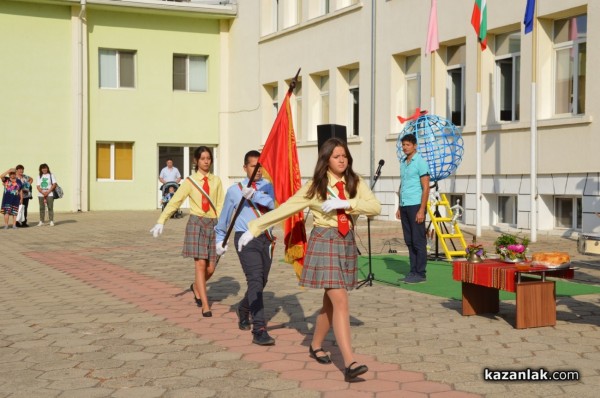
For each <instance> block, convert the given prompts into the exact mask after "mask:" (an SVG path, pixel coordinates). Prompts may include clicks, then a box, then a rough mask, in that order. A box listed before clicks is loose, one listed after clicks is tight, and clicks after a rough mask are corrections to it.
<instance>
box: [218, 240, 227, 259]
mask: <svg viewBox="0 0 600 398" xmlns="http://www.w3.org/2000/svg"><path fill="white" fill-rule="evenodd" d="M227 247H228V246H225V247H223V242H217V244H216V248H217V256H219V257H221V256H222V255H223V254H225V252H226V251H227Z"/></svg>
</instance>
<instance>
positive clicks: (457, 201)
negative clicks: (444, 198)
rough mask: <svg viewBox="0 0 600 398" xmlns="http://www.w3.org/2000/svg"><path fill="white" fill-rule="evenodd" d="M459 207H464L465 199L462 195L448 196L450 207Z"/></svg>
mask: <svg viewBox="0 0 600 398" xmlns="http://www.w3.org/2000/svg"><path fill="white" fill-rule="evenodd" d="M455 205H460V206H461V207H463V208H464V207H465V198H464V195H457V194H450V207H452V206H455Z"/></svg>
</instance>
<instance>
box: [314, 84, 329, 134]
mask: <svg viewBox="0 0 600 398" xmlns="http://www.w3.org/2000/svg"><path fill="white" fill-rule="evenodd" d="M319 80H320V82H319V83H320V84H319V93H320V104H321V106H320V120H321V123H317V124H329V75H323V76H321V77H320V78H319Z"/></svg>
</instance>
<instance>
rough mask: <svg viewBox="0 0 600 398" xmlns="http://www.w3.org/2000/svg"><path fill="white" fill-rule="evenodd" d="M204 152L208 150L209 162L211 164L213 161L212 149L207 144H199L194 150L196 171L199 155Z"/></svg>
mask: <svg viewBox="0 0 600 398" xmlns="http://www.w3.org/2000/svg"><path fill="white" fill-rule="evenodd" d="M204 152H208V154H209V155H210V164H211V165H212V162H213V155H212V150H211V149H210V148H209V147H207V146H204V145H201V146H199V147H198V148H196V150H195V151H194V160H195V161H196V171H198V160H199V159H200V156H202V154H203V153H204Z"/></svg>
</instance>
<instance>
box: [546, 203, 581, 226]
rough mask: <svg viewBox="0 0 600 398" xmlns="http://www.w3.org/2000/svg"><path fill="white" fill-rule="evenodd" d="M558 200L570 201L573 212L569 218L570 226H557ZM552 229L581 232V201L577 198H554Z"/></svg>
mask: <svg viewBox="0 0 600 398" xmlns="http://www.w3.org/2000/svg"><path fill="white" fill-rule="evenodd" d="M558 200H570V201H571V210H572V211H573V215H572V216H571V226H570V227H568V226H564V225H558V222H559V217H558V207H559V206H557V204H558V203H557V201H558ZM553 202H554V203H553V205H554V228H556V229H572V230H576V231H581V228H582V225H581V224H580V223H581V222H582V218H581V217H582V215H583V210H582V199H581V197H577V196H555V197H554V201H553Z"/></svg>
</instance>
